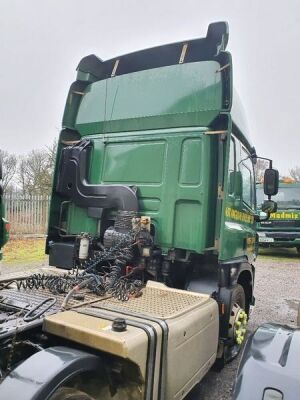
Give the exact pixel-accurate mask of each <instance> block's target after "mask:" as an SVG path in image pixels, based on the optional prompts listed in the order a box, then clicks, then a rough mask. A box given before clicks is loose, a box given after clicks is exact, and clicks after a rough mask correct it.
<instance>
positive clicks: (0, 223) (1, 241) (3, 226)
mask: <svg viewBox="0 0 300 400" xmlns="http://www.w3.org/2000/svg"><path fill="white" fill-rule="evenodd" d="M1 181H2V162H1V159H0V261H1V260H2V257H3V254H2V248H3V246H4V245H5V243H6V242H7V241H8V232H9V223H8V221H7V220H6V219H5V215H4V203H3V188H2V185H1Z"/></svg>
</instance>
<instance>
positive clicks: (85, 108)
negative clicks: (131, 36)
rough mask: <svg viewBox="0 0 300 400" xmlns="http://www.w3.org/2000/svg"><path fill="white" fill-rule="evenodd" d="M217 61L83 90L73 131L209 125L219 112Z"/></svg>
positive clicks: (144, 73)
mask: <svg viewBox="0 0 300 400" xmlns="http://www.w3.org/2000/svg"><path fill="white" fill-rule="evenodd" d="M219 68H220V64H219V63H218V62H216V61H200V62H195V63H189V64H178V65H172V66H166V67H161V68H155V69H150V70H145V71H138V72H134V73H130V74H126V75H121V76H115V77H114V78H109V79H106V80H101V81H98V82H95V83H92V84H90V85H88V86H87V88H86V89H85V92H84V95H82V100H81V104H80V106H79V109H78V113H77V117H76V122H75V128H76V130H78V131H79V133H80V134H81V135H88V134H94V133H103V132H121V131H131V130H140V129H156V128H167V127H180V126H208V125H209V124H210V123H211V121H212V120H213V119H214V118H216V117H217V116H218V114H219V113H220V111H221V110H222V80H221V74H220V73H218V72H217V71H218V70H219Z"/></svg>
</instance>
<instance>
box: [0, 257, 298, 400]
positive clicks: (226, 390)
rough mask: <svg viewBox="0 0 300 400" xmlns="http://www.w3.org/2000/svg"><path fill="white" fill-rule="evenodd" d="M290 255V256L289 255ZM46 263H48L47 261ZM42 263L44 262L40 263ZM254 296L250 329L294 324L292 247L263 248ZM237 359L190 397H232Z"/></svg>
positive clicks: (210, 375)
mask: <svg viewBox="0 0 300 400" xmlns="http://www.w3.org/2000/svg"><path fill="white" fill-rule="evenodd" d="M287 255H288V257H287ZM44 265H45V264H44ZM39 266H41V264H39ZM255 266H256V279H255V298H256V305H255V307H254V308H253V310H252V313H251V317H250V321H249V331H250V332H251V331H254V330H255V329H256V328H257V327H258V326H259V325H261V324H262V323H264V322H277V323H282V324H291V325H293V324H295V321H296V318H297V316H296V315H297V304H298V303H297V302H298V301H299V299H300V287H299V282H300V259H299V257H298V256H297V255H296V253H295V252H294V251H293V250H290V251H289V252H288V253H286V252H284V251H281V250H276V251H272V252H270V251H269V250H266V251H264V254H263V255H262V256H259V257H258V259H257V261H256V263H255ZM35 268H36V266H35V265H33V264H31V265H29V266H27V267H26V268H25V267H24V266H22V265H16V266H12V265H9V266H7V265H5V264H3V265H2V271H1V275H2V277H3V276H5V275H6V274H9V273H11V272H12V271H13V272H14V273H15V272H21V271H22V272H23V271H24V272H25V271H26V270H27V272H29V270H30V271H31V270H33V269H35ZM238 361H239V360H238V359H236V360H234V361H232V362H231V363H229V364H228V365H226V367H225V368H224V369H223V370H222V371H221V372H219V373H218V372H214V371H210V372H209V373H208V374H207V375H206V377H205V378H204V379H203V381H202V382H201V383H200V384H199V385H198V386H197V387H196V388H195V389H194V390H193V391H192V393H190V395H189V396H188V398H187V400H212V399H216V400H230V399H231V394H232V386H233V383H234V379H235V375H236V370H237V367H238Z"/></svg>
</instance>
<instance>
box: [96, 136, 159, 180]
mask: <svg viewBox="0 0 300 400" xmlns="http://www.w3.org/2000/svg"><path fill="white" fill-rule="evenodd" d="M165 152H166V143H165V142H164V141H159V142H158V141H151V142H145V141H138V142H137V141H132V142H129V143H124V142H123V143H108V144H107V145H106V147H105V153H104V166H103V175H102V181H103V182H120V183H131V184H136V183H161V181H162V173H163V168H164V161H165Z"/></svg>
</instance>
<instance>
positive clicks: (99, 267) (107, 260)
mask: <svg viewBox="0 0 300 400" xmlns="http://www.w3.org/2000/svg"><path fill="white" fill-rule="evenodd" d="M135 244H136V243H134V235H133V234H132V232H129V233H128V234H126V235H123V237H122V238H121V239H120V240H119V241H118V242H117V243H116V244H115V245H114V246H112V247H110V248H109V249H105V248H104V249H102V250H101V251H99V252H97V253H95V254H94V256H93V257H91V258H90V259H88V260H87V261H85V262H84V263H82V265H81V267H82V268H83V271H82V272H78V270H77V272H76V273H73V274H65V275H62V276H59V275H47V274H32V275H30V276H28V277H26V278H24V279H20V280H14V282H15V283H16V285H17V288H18V290H22V289H24V290H34V289H35V290H38V289H47V290H49V292H51V293H52V294H54V295H60V294H67V296H66V298H65V300H64V302H63V305H64V307H66V306H67V303H68V301H69V300H70V298H71V297H72V295H73V294H74V293H75V292H76V291H79V290H81V289H83V288H85V289H87V290H89V291H90V292H92V293H94V294H96V295H97V296H104V295H106V294H108V295H111V296H113V297H115V298H117V299H119V300H121V301H127V300H128V299H129V297H130V296H134V295H136V294H137V293H138V292H139V291H140V290H141V288H142V286H143V283H142V281H140V280H137V279H135V275H136V274H135V271H136V272H137V271H140V270H141V269H140V268H138V267H136V268H133V270H132V271H131V272H130V274H128V275H127V276H126V275H124V268H125V267H126V265H128V264H129V263H130V262H131V261H132V259H133V246H134V245H135ZM10 283H12V282H10ZM10 283H8V284H7V285H9V284H10ZM6 287H7V286H6ZM0 290H1V287H0Z"/></svg>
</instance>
